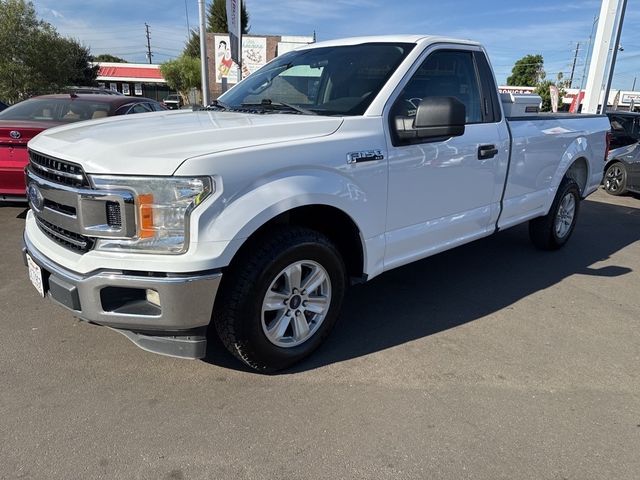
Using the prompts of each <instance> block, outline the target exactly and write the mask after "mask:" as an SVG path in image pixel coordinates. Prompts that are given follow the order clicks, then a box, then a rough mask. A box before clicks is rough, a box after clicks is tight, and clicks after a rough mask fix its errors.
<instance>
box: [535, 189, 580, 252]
mask: <svg viewBox="0 0 640 480" xmlns="http://www.w3.org/2000/svg"><path fill="white" fill-rule="evenodd" d="M567 195H572V196H573V200H574V202H575V206H574V211H573V218H572V219H571V223H570V225H568V227H569V228H568V230H566V231H561V232H560V233H559V232H558V230H557V228H556V220H557V219H558V216H559V215H562V214H563V213H564V212H561V206H562V202H563V200H564V199H565V197H566V196H567ZM579 210H580V187H578V184H577V183H576V182H575V180H573V179H571V178H564V179H563V180H562V182H560V186H559V187H558V191H557V192H556V196H555V198H554V200H553V204H551V208H550V209H549V213H548V214H547V215H545V216H544V217H539V218H535V219H533V220H531V221H530V222H529V238H531V241H532V242H533V244H534V245H535V246H536V247H538V248H539V249H541V250H557V249H559V248H561V247H562V246H563V245H564V244H565V243H567V241H568V240H569V238H570V237H571V234H572V233H573V230H574V228H575V226H576V221H577V220H578V213H579Z"/></svg>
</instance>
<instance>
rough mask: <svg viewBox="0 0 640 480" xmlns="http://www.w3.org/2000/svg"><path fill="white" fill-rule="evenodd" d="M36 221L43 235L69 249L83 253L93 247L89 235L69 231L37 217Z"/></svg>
mask: <svg viewBox="0 0 640 480" xmlns="http://www.w3.org/2000/svg"><path fill="white" fill-rule="evenodd" d="M36 223H37V224H38V227H40V230H42V232H43V233H44V234H45V235H47V236H48V237H50V238H52V239H53V240H55V241H56V242H58V243H60V244H62V245H63V246H65V247H67V248H69V249H71V250H75V251H77V252H82V253H84V252H88V251H89V250H91V249H92V248H93V243H94V241H93V240H92V239H91V238H89V237H85V236H84V235H80V234H78V233H74V232H70V231H69V230H65V229H64V228H61V227H58V226H57V225H54V224H53V223H50V222H47V221H46V220H43V219H42V218H39V217H36Z"/></svg>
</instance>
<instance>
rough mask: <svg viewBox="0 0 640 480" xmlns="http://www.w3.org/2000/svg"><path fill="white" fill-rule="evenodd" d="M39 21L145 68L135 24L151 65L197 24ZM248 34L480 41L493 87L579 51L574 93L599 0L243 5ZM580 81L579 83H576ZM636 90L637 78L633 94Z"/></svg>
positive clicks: (145, 8) (634, 57)
mask: <svg viewBox="0 0 640 480" xmlns="http://www.w3.org/2000/svg"><path fill="white" fill-rule="evenodd" d="M34 4H35V6H36V10H37V11H38V14H39V15H40V16H41V17H43V18H44V19H45V20H47V21H49V22H50V23H51V24H53V25H54V26H55V27H56V28H57V29H58V31H59V32H60V33H62V34H63V35H66V36H71V37H74V38H77V39H78V40H80V41H81V42H82V43H84V44H85V45H87V46H89V47H90V48H91V51H92V53H94V54H100V53H112V54H114V55H118V56H122V57H124V58H125V59H127V60H129V61H138V62H145V61H146V59H145V48H146V38H145V35H144V24H145V22H146V23H148V24H149V25H150V27H151V47H152V51H153V52H154V54H155V55H154V59H153V60H154V63H161V62H163V61H166V60H168V59H170V58H173V57H175V56H178V55H179V54H180V51H181V50H182V48H183V46H184V41H185V38H186V36H187V11H188V17H189V23H190V25H191V27H192V28H193V27H195V26H197V23H198V15H197V14H198V5H197V4H198V2H197V0H186V2H185V1H184V0H154V1H150V0H138V1H131V0H129V1H124V0H101V1H100V2H87V1H86V0H37V1H35V2H34ZM246 5H247V8H248V11H249V14H250V17H251V19H250V25H251V33H252V34H277V35H280V34H284V35H311V34H312V33H313V31H314V30H315V31H316V33H317V37H318V40H328V39H333V38H340V37H348V36H355V35H374V34H393V33H420V34H422V33H424V34H440V35H447V36H453V37H461V38H470V39H473V40H478V41H480V42H483V43H484V44H485V46H486V47H487V49H488V51H489V55H490V56H491V61H492V63H493V65H494V68H495V70H496V75H497V77H498V81H499V82H500V83H504V82H505V79H506V77H507V76H508V75H509V73H510V71H511V67H512V66H513V63H514V61H515V60H517V59H518V58H520V57H522V56H523V55H526V54H528V53H534V54H535V53H540V54H542V55H543V56H544V59H545V70H546V71H547V74H548V77H549V78H551V79H555V78H556V75H557V73H558V72H563V73H564V74H565V77H568V75H569V72H570V70H571V63H572V60H573V56H574V53H575V49H576V44H577V43H578V42H580V47H579V55H578V64H577V66H576V69H575V74H574V86H579V84H580V81H581V79H582V75H583V71H584V64H585V60H586V54H587V47H588V41H589V35H590V34H591V30H592V26H593V20H594V17H595V16H597V15H598V14H599V12H600V1H598V0H583V1H579V0H574V1H573V2H572V3H570V2H567V1H566V0H565V1H564V2H562V1H558V0H554V1H551V0H538V1H531V0H524V1H516V0H512V1H506V0H505V1H503V0H475V1H472V0H460V1H455V0H451V1H448V2H447V1H434V0H403V1H389V0H328V1H318V0H246ZM639 27H640V9H639V8H638V6H637V3H636V2H634V1H630V2H629V4H628V7H627V15H626V19H625V25H624V29H623V33H622V41H621V45H622V47H623V48H624V51H622V52H620V53H619V54H618V63H617V66H616V75H615V77H614V82H613V87H614V88H622V89H631V86H632V84H633V81H634V77H635V76H636V75H638V76H640V28H639ZM585 81H586V80H585ZM636 89H637V90H640V78H639V79H638V83H637V86H636Z"/></svg>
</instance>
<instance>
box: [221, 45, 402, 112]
mask: <svg viewBox="0 0 640 480" xmlns="http://www.w3.org/2000/svg"><path fill="white" fill-rule="evenodd" d="M413 47H415V44H412V43H365V44H360V45H349V46H338V47H323V48H311V49H306V50H298V51H293V52H289V53H286V54H284V55H281V56H280V57H278V58H276V59H275V60H274V61H272V62H270V63H269V64H267V65H265V66H264V67H262V68H261V69H260V70H258V71H257V72H255V73H254V74H252V75H251V76H250V77H248V78H246V79H245V80H244V81H243V82H242V83H240V84H239V85H237V86H236V87H234V88H233V89H231V90H230V91H228V92H227V93H225V94H224V95H222V96H221V97H220V103H219V104H218V106H219V107H220V108H223V107H227V108H230V109H231V110H233V109H247V108H249V109H256V110H262V111H273V112H278V113H283V112H286V113H288V112H291V113H308V114H317V115H341V116H342V115H362V114H363V113H364V112H365V111H366V109H367V107H368V106H369V105H370V104H371V102H372V101H373V99H374V98H375V97H376V95H377V94H378V92H380V90H381V89H382V87H383V86H384V84H385V83H386V82H387V80H388V79H389V77H390V76H391V74H392V73H393V72H394V71H395V70H396V68H398V66H399V65H400V63H401V62H402V61H403V60H404V59H405V57H406V56H407V54H408V53H409V52H410V51H411V49H412V48H413ZM295 107H298V108H295Z"/></svg>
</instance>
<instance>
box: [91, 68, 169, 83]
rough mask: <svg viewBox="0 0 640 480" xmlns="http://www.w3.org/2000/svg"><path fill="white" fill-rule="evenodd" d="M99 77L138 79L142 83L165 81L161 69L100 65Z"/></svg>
mask: <svg viewBox="0 0 640 480" xmlns="http://www.w3.org/2000/svg"><path fill="white" fill-rule="evenodd" d="M98 76H99V77H114V78H125V77H127V78H137V79H140V80H142V81H144V80H145V79H150V80H151V79H153V80H163V78H162V73H160V69H159V68H140V67H126V66H122V67H119V66H118V67H111V66H109V67H107V66H103V65H100V69H99V70H98Z"/></svg>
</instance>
